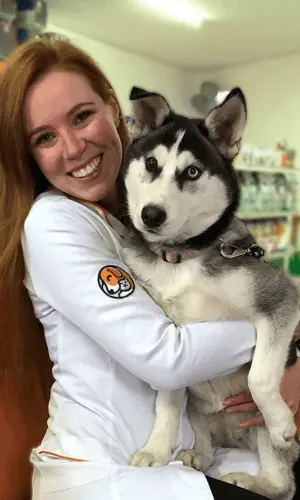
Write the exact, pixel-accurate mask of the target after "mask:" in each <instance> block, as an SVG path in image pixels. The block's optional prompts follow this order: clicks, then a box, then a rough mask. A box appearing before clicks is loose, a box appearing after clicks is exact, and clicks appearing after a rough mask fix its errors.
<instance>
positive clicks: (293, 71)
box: [193, 52, 300, 165]
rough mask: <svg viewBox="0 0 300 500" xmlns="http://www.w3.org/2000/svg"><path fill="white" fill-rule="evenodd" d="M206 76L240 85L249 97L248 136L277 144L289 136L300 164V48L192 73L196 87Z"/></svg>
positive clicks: (253, 140) (224, 83)
mask: <svg viewBox="0 0 300 500" xmlns="http://www.w3.org/2000/svg"><path fill="white" fill-rule="evenodd" d="M204 78H212V79H213V80H214V81H216V82H217V83H219V84H220V85H221V86H223V87H224V88H225V89H226V88H228V89H229V88H232V87H234V86H240V87H241V88H242V89H243V90H244V92H245V93H246V97H247V101H248V111H249V122H248V126H247V129H246V132H245V140H247V142H248V141H249V142H250V143H252V144H256V145H261V146H265V145H266V146H270V147H274V146H275V145H276V142H277V141H280V140H281V139H283V138H286V139H287V141H288V143H289V144H290V145H291V146H293V147H296V149H297V150H298V164H299V165H300V52H299V53H297V54H294V55H289V56H286V57H280V58H274V59H267V60H265V61H261V62H258V63H253V64H248V65H244V66H237V67H233V68H228V69H226V70H223V71H219V72H215V73H210V74H206V75H204V74H203V73H202V74H201V75H200V74H199V75H194V76H193V87H194V91H196V89H197V88H198V87H199V84H200V82H201V81H203V79H204Z"/></svg>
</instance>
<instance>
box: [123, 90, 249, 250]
mask: <svg viewBox="0 0 300 500" xmlns="http://www.w3.org/2000/svg"><path fill="white" fill-rule="evenodd" d="M130 99H131V101H132V118H133V120H132V125H131V129H130V133H131V136H132V143H131V145H130V146H129V148H128V150H127V153H126V155H125V159H124V166H123V168H124V183H125V187H126V192H127V204H128V213H129V217H130V220H131V223H132V224H133V226H134V227H135V229H136V230H138V231H139V232H140V233H141V234H142V236H143V237H144V239H146V240H147V241H149V242H157V243H163V242H164V243H166V242H169V243H180V242H183V241H184V240H187V239H190V238H192V237H194V236H196V235H200V234H204V233H205V232H207V231H210V230H211V229H212V228H215V229H216V231H219V232H220V229H222V227H221V226H222V224H223V227H225V226H226V224H227V222H228V220H229V218H230V220H231V217H232V215H233V214H234V212H235V211H236V209H237V207H238V200H239V188H238V182H237V177H236V174H235V171H234V169H233V167H232V160H233V158H234V157H235V156H236V155H237V153H238V152H239V149H240V142H241V138H242V133H243V130H244V128H245V125H246V120H247V109H246V101H245V98H244V95H243V93H242V91H241V90H240V89H238V88H235V89H233V90H232V91H231V92H230V93H229V95H228V96H227V98H226V99H225V101H224V102H223V103H222V104H221V105H220V106H218V107H215V108H214V109H212V111H210V113H209V114H208V116H207V117H206V118H205V119H204V120H202V119H189V118H186V117H183V116H179V115H177V114H176V113H174V112H173V111H172V109H171V108H170V106H169V104H168V102H167V101H166V99H165V98H164V97H163V96H161V95H160V94H157V93H149V92H147V91H145V90H143V89H139V88H136V87H134V88H133V89H132V91H131V96H130Z"/></svg>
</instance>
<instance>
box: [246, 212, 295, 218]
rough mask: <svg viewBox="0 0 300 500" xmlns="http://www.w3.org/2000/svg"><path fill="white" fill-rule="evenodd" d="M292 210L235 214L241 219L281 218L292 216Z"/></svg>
mask: <svg viewBox="0 0 300 500" xmlns="http://www.w3.org/2000/svg"><path fill="white" fill-rule="evenodd" d="M293 215H295V214H294V212H246V213H243V212H238V213H237V216H238V217H239V218H240V219H243V220H249V219H281V218H282V217H293Z"/></svg>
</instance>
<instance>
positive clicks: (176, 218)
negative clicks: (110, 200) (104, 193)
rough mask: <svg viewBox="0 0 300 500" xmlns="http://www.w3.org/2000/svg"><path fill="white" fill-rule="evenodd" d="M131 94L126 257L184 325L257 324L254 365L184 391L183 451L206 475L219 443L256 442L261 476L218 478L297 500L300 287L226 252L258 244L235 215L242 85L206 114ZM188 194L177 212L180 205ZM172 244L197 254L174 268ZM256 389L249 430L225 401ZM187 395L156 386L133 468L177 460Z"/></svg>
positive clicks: (274, 270) (275, 270)
mask: <svg viewBox="0 0 300 500" xmlns="http://www.w3.org/2000/svg"><path fill="white" fill-rule="evenodd" d="M132 100H133V119H134V121H133V126H132V130H131V132H132V136H133V142H132V145H131V146H130V147H129V149H128V153H127V156H126V158H125V162H124V182H125V187H126V190H127V203H128V212H129V222H130V225H131V227H132V232H131V236H130V241H129V243H128V248H127V249H126V250H125V255H124V258H125V260H126V262H127V264H128V265H129V267H130V268H131V269H132V271H133V272H134V274H135V276H136V277H137V279H138V280H139V281H140V282H141V283H142V284H143V285H144V287H145V288H146V289H147V290H148V292H149V293H150V294H151V295H152V297H153V298H154V300H155V301H156V302H157V303H158V304H159V305H160V306H161V307H162V308H163V309H164V310H165V312H166V314H167V315H168V316H169V317H170V318H171V319H172V320H173V321H174V322H175V323H176V324H184V323H191V322H199V321H218V320H238V319H239V320H243V319H245V320H248V321H251V322H252V323H253V324H254V326H255V327H256V331H257V345H256V348H255V353H254V357H253V361H252V364H251V366H244V367H243V368H242V369H240V370H239V371H238V372H237V373H234V374H232V375H229V376H227V377H220V378H216V379H214V380H211V381H207V382H203V383H199V384H197V385H195V386H192V387H189V388H188V391H189V397H188V415H189V418H190V421H191V425H192V427H193V430H194V432H195V438H196V441H195V447H194V449H193V450H182V451H181V452H180V453H179V455H178V459H180V460H182V461H183V462H184V464H186V465H189V466H191V467H194V468H196V469H198V470H202V471H205V470H207V468H208V467H209V466H210V464H211V462H212V458H213V453H212V447H213V446H224V447H237V448H248V449H250V450H253V451H256V452H258V453H259V457H260V461H261V472H260V475H259V476H256V477H254V476H251V475H249V474H246V473H232V474H227V475H226V476H224V477H223V478H221V479H222V480H223V481H227V482H229V483H233V484H237V485H239V486H241V487H244V488H247V489H249V490H252V491H254V492H257V493H259V494H261V495H265V496H267V497H269V498H272V499H275V498H276V499H278V500H279V499H280V500H283V499H284V500H290V499H291V498H292V497H293V494H294V489H295V487H294V479H293V472H292V467H293V463H294V461H295V458H296V456H297V454H298V451H299V450H298V444H297V442H296V440H295V438H294V436H295V431H296V428H295V423H294V418H293V416H292V413H291V411H290V410H289V408H288V407H287V405H286V404H285V402H284V401H283V400H282V398H281V396H280V393H279V386H280V382H281V378H282V375H283V373H284V368H285V364H286V361H287V357H288V351H289V346H290V344H291V341H292V338H293V335H294V331H295V328H296V326H297V324H298V322H299V295H298V291H297V289H296V287H295V286H294V285H293V284H292V282H291V280H290V279H289V277H287V276H286V275H285V273H284V272H283V271H282V270H280V269H279V267H277V266H275V265H274V264H272V263H270V262H265V261H263V260H258V259H256V258H254V257H252V256H246V255H244V256H239V257H236V258H233V259H227V258H224V256H222V255H221V253H220V246H221V242H226V243H233V242H234V243H235V244H236V245H237V246H238V247H239V248H240V247H243V248H244V247H245V248H246V247H248V246H249V245H250V244H252V243H254V240H253V238H252V237H251V235H250V234H249V232H248V230H247V228H246V226H245V225H244V223H243V222H242V221H240V220H239V219H238V218H237V217H236V216H235V212H236V209H237V207H238V199H239V189H238V186H237V182H236V174H235V172H234V169H233V167H232V163H231V162H232V159H233V158H234V156H235V155H236V154H237V153H238V150H239V147H240V141H241V137H242V132H243V129H244V126H245V124H246V103H245V100H244V96H243V94H242V92H241V91H240V90H239V89H234V90H233V91H232V93H231V94H230V95H229V96H228V97H227V99H226V100H225V102H224V103H223V104H222V105H221V106H219V107H217V108H215V109H214V110H212V112H211V113H210V114H209V115H208V117H207V119H206V120H205V121H200V120H199V122H197V121H193V120H188V119H185V118H183V117H178V116H177V115H175V113H173V112H172V111H171V109H170V107H169V105H168V103H167V101H166V100H165V99H164V98H163V97H162V96H160V95H158V94H154V93H147V92H146V91H144V90H142V89H134V90H133V93H132ZM172 134H173V135H172ZM170 137H171V139H170ZM172 137H173V138H174V140H173V141H172ZM149 156H150V157H152V160H151V161H152V163H151V161H150V164H149V163H146V158H149ZM153 157H154V158H155V161H153ZM191 162H192V165H196V167H197V168H199V167H200V168H201V171H202V175H200V177H199V179H196V181H194V182H192V180H191V179H190V177H188V180H187V181H186V177H185V176H186V175H191V174H193V175H194V174H195V172H196V171H195V169H194V170H191V171H190V170H189V171H188V174H186V172H187V170H186V169H187V168H188V165H189V164H190V163H191ZM152 164H153V165H154V167H155V168H154V167H153V165H152ZM156 164H157V165H156ZM156 167H157V168H156ZM196 173H197V172H196ZM199 193H200V195H199ZM193 200H194V201H193ZM181 201H182V203H183V205H182V206H181V208H180V211H178V209H177V208H176V206H175V204H180V202H181ZM201 203H202V206H201ZM145 205H146V206H149V205H151V206H153V205H154V207H160V208H163V210H164V211H165V212H166V221H164V222H162V224H161V225H158V227H155V228H154V230H152V229H153V228H149V227H147V224H145V222H144V221H143V220H142V217H141V210H142V209H143V207H144V206H145ZM165 249H171V250H172V251H173V252H174V253H178V254H179V255H180V254H181V255H184V253H185V252H186V251H190V250H196V251H197V253H198V255H197V257H195V258H189V259H186V260H184V261H182V262H181V263H180V264H172V263H170V262H165V261H164V260H163V259H162V256H161V255H162V251H163V250H165ZM162 277H163V279H162ZM249 389H250V391H251V394H252V396H253V399H254V401H255V402H256V403H257V405H258V408H259V409H260V411H261V413H262V414H263V416H264V419H265V422H266V428H258V429H257V428H252V429H248V430H247V429H241V428H240V427H239V422H240V421H241V420H244V419H245V418H247V417H248V416H249V415H247V414H235V415H230V414H227V413H225V412H224V410H223V401H224V400H225V399H226V398H228V397H229V396H231V395H235V394H237V393H240V392H243V391H245V390H249ZM183 391H184V389H183V390H177V391H165V392H159V393H158V396H157V401H156V421H155V426H154V429H153V432H152V434H151V436H150V438H149V441H148V443H147V444H146V445H145V447H144V448H143V449H142V450H139V451H138V452H137V453H136V454H135V456H134V457H133V459H132V464H133V465H136V466H149V465H150V466H158V465H164V464H167V463H168V462H169V461H170V459H171V454H172V450H173V449H174V448H175V445H176V439H177V431H178V425H179V419H180V413H181V404H182V393H183Z"/></svg>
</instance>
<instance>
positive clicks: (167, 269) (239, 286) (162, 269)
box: [129, 258, 251, 323]
mask: <svg viewBox="0 0 300 500" xmlns="http://www.w3.org/2000/svg"><path fill="white" fill-rule="evenodd" d="M129 265H130V267H131V268H132V269H133V271H134V273H135V275H136V277H137V278H138V280H139V281H140V282H141V283H142V284H143V285H144V286H145V287H146V289H147V290H148V292H149V294H150V295H151V296H152V297H153V299H154V300H155V301H156V302H157V303H158V304H159V305H160V306H161V307H162V308H163V309H164V310H165V312H166V314H167V315H168V316H169V317H170V318H171V319H172V320H173V321H174V322H175V323H187V322H196V321H197V322H198V321H213V320H215V321H216V320H222V319H223V320H226V319H245V318H249V316H251V313H250V309H251V300H250V302H249V298H250V294H249V289H250V288H251V283H250V276H249V275H247V273H246V271H245V269H244V268H242V267H240V268H237V269H235V270H232V271H229V272H224V273H219V274H218V275H210V274H209V273H208V271H207V269H206V268H205V266H203V265H202V263H201V260H200V259H198V258H195V259H190V260H187V261H184V262H182V263H181V264H170V263H168V262H164V261H163V260H162V259H157V260H156V261H154V262H152V263H151V264H150V265H149V262H145V261H143V260H142V259H134V260H132V261H131V262H130V263H129Z"/></svg>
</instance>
